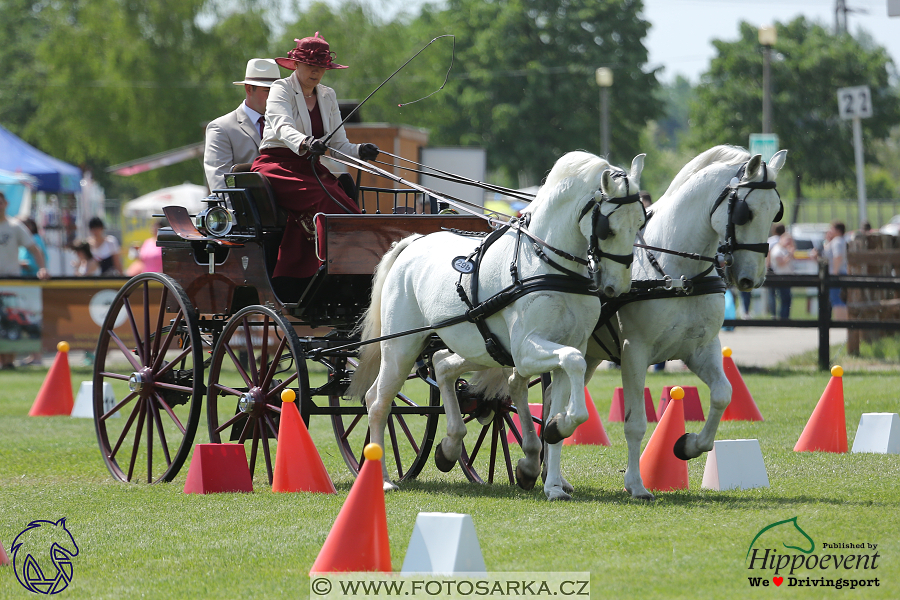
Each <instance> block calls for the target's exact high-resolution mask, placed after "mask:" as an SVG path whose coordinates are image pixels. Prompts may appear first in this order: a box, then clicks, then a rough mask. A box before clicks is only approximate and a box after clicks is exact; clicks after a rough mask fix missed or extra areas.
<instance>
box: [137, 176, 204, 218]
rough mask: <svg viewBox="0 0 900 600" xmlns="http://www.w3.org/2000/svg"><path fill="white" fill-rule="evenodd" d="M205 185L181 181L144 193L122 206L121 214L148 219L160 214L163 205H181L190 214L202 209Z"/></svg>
mask: <svg viewBox="0 0 900 600" xmlns="http://www.w3.org/2000/svg"><path fill="white" fill-rule="evenodd" d="M206 196H207V191H206V186H203V185H194V184H193V183H183V184H181V185H176V186H172V187H167V188H162V189H160V190H156V191H155V192H150V193H149V194H144V195H143V196H140V197H139V198H135V199H134V200H131V201H130V202H126V203H125V204H124V205H123V206H122V216H124V217H136V218H144V219H149V218H151V217H152V216H153V215H161V214H162V210H163V207H166V206H183V207H185V208H186V209H187V210H188V212H189V213H190V214H192V215H195V214H197V213H199V212H200V211H201V210H203V199H204V198H206Z"/></svg>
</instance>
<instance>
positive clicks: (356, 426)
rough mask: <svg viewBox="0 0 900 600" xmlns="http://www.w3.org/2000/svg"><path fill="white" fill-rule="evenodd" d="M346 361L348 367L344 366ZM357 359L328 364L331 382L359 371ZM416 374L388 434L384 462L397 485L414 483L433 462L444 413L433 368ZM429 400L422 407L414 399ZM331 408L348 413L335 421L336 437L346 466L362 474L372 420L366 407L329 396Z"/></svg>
mask: <svg viewBox="0 0 900 600" xmlns="http://www.w3.org/2000/svg"><path fill="white" fill-rule="evenodd" d="M344 360H346V361H347V362H346V364H345V363H344V362H343V361H344ZM356 365H357V363H356V360H355V359H341V361H339V362H337V363H332V364H328V363H326V367H328V374H329V378H333V377H335V375H336V374H337V375H338V376H339V375H340V373H341V372H342V371H343V372H346V369H348V368H349V369H351V370H352V369H355V368H356ZM417 366H418V368H417V370H416V372H415V373H413V374H411V375H410V376H409V377H408V378H407V383H406V385H404V389H405V390H408V392H407V393H408V394H409V395H406V394H404V393H402V392H401V393H400V394H397V397H396V398H395V399H394V401H393V403H392V404H391V414H390V416H389V417H388V422H387V426H386V427H385V431H384V442H385V446H386V448H385V450H384V461H385V465H386V466H387V470H388V473H389V474H390V476H391V479H392V480H394V481H396V482H402V481H407V480H409V479H414V478H415V477H416V476H417V475H418V474H419V473H420V472H421V471H422V467H424V466H425V465H426V464H427V463H428V460H429V456H430V454H431V446H432V445H433V444H434V436H435V433H436V432H437V425H438V418H439V417H440V413H441V412H442V409H441V393H440V390H438V387H437V383H436V382H435V381H434V378H433V377H432V376H431V373H430V368H429V367H427V366H425V365H424V364H423V363H420V364H419V365H417ZM413 397H415V398H419V397H425V398H427V399H428V401H427V403H424V404H423V403H419V402H416V401H415V400H413V399H412V398H413ZM329 406H330V407H332V408H334V407H343V408H344V409H345V410H343V411H339V412H338V413H336V414H333V415H332V417H331V423H332V428H333V429H334V437H335V440H336V441H337V445H338V449H339V450H340V452H341V456H343V457H344V462H345V463H347V467H348V468H349V469H350V472H351V473H353V474H354V475H357V474H358V473H359V470H360V468H361V467H362V465H363V463H365V460H366V459H365V457H364V456H363V449H364V448H365V446H366V444H368V443H369V441H370V432H369V426H368V421H369V420H368V418H367V417H366V413H365V409H364V407H361V406H359V404H355V405H351V404H349V403H348V402H347V401H342V400H341V396H340V395H338V394H331V395H329Z"/></svg>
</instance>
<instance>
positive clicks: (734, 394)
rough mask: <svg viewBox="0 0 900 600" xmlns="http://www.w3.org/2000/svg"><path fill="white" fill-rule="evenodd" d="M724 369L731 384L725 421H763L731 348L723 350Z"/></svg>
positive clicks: (723, 416)
mask: <svg viewBox="0 0 900 600" xmlns="http://www.w3.org/2000/svg"><path fill="white" fill-rule="evenodd" d="M722 367H723V368H724V369H725V377H727V378H728V382H729V383H730V384H731V402H730V403H729V404H728V408H726V409H725V412H724V413H723V414H722V420H723V421H762V420H763V416H762V413H760V412H759V408H758V407H757V406H756V402H754V401H753V396H751V395H750V390H748V389H747V384H745V383H744V378H743V377H741V372H740V371H738V368H737V365H736V364H734V360H733V359H732V358H731V348H729V347H727V346H726V347H725V348H722Z"/></svg>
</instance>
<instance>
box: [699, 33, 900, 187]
mask: <svg viewBox="0 0 900 600" xmlns="http://www.w3.org/2000/svg"><path fill="white" fill-rule="evenodd" d="M776 26H777V28H778V43H777V45H776V46H775V47H774V54H775V57H774V58H775V59H774V60H773V61H772V65H771V75H772V89H773V95H772V116H773V128H774V130H775V133H777V134H778V136H779V140H780V144H781V147H782V148H787V149H788V150H789V154H788V161H787V166H788V168H789V169H790V170H791V171H792V172H793V173H795V174H796V175H798V176H799V177H800V178H802V179H803V180H804V181H816V182H834V183H845V182H850V181H852V180H853V178H854V176H855V171H854V169H853V164H854V163H853V145H852V144H851V143H850V140H851V134H850V128H849V123H848V122H844V121H841V119H840V118H839V117H838V112H837V89H838V88H841V87H847V86H855V85H869V86H870V88H871V90H872V96H873V105H874V108H875V110H874V113H875V114H874V116H873V117H872V118H869V119H864V120H863V131H864V137H865V138H866V139H868V140H874V139H880V138H884V137H886V136H887V135H888V133H889V131H890V127H891V125H893V124H895V123H897V122H898V120H900V98H898V97H897V95H896V93H895V92H894V91H892V90H891V88H890V87H889V78H890V75H891V73H892V72H894V71H895V66H894V64H893V62H892V61H891V59H890V57H889V56H888V54H887V52H886V51H885V50H884V48H881V47H877V46H875V45H873V44H870V43H860V41H858V40H856V39H854V38H852V37H851V36H850V35H848V34H841V35H834V34H832V33H830V32H828V31H827V30H826V29H825V28H823V27H822V26H821V25H818V24H815V23H810V22H809V21H807V20H806V19H804V18H803V17H798V18H797V19H795V20H794V21H792V22H790V23H788V24H777V25H776ZM713 44H714V45H715V47H716V50H717V51H718V55H717V56H716V58H714V59H713V61H712V64H711V65H710V70H709V71H708V72H707V73H706V74H704V75H703V76H702V78H701V82H700V85H699V86H698V87H697V89H696V99H695V101H694V102H693V103H692V105H691V123H692V127H691V135H690V144H691V146H692V147H693V148H694V149H695V150H698V151H700V150H704V149H706V148H708V147H710V146H713V145H716V144H722V143H730V144H736V145H740V146H746V145H747V143H748V139H749V135H750V134H751V133H755V132H759V131H761V125H760V123H761V118H762V117H761V115H762V55H761V52H762V51H761V48H760V46H759V43H758V42H757V28H756V27H754V26H752V25H750V24H749V23H741V24H740V39H738V40H737V41H734V42H725V41H721V40H716V41H714V42H713ZM868 158H869V159H871V158H872V156H871V155H870V156H869V157H868ZM799 181H800V179H798V190H799Z"/></svg>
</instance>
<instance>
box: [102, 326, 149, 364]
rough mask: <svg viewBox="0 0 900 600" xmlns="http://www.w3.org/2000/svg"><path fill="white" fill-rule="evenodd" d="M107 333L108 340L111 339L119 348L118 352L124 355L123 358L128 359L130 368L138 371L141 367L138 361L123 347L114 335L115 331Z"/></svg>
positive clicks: (122, 343)
mask: <svg viewBox="0 0 900 600" xmlns="http://www.w3.org/2000/svg"><path fill="white" fill-rule="evenodd" d="M107 333H108V334H109V339H111V340H112V341H113V342H114V343H115V344H116V346H118V347H119V350H121V351H122V354H124V355H125V358H127V359H128V362H130V363H131V366H132V367H134V370H135V371H140V370H141V368H142V367H143V365H141V363H140V362H139V361H138V359H136V358H135V357H134V352H132V351H131V350H129V349H128V347H127V346H126V345H125V342H123V341H122V340H121V339H120V338H119V336H118V335H116V332H115V331H113V330H112V329H108V330H107Z"/></svg>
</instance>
